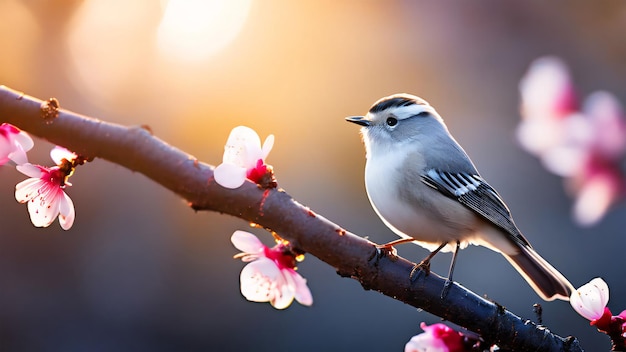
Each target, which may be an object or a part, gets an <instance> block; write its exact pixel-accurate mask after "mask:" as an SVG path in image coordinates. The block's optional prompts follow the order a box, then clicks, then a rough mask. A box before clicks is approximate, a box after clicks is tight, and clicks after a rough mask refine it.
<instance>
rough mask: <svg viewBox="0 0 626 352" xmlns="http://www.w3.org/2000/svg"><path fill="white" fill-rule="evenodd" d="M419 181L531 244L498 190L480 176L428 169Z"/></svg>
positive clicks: (517, 238)
mask: <svg viewBox="0 0 626 352" xmlns="http://www.w3.org/2000/svg"><path fill="white" fill-rule="evenodd" d="M422 182H424V183H425V184H426V185H428V186H430V187H432V188H434V189H436V190H438V191H439V192H441V193H442V194H443V195H445V196H447V197H449V198H452V199H454V200H456V201H458V202H459V203H461V204H463V205H464V206H466V207H468V208H469V209H471V210H473V211H474V212H475V213H477V214H479V215H480V216H482V217H483V218H485V219H487V220H488V221H490V222H491V223H493V224H494V225H496V226H497V227H499V228H501V229H502V230H504V231H506V232H508V233H509V234H511V235H512V236H513V238H515V240H516V241H518V243H520V244H523V245H526V246H529V247H530V243H529V242H528V241H527V240H526V238H524V236H523V235H522V234H521V232H520V231H519V229H518V228H517V226H515V223H514V222H513V218H512V217H511V212H510V211H509V208H507V206H506V204H504V202H503V201H502V199H501V198H500V195H498V192H496V190H495V189H493V187H491V186H490V185H489V184H488V183H487V182H485V180H483V179H482V178H481V177H480V176H478V175H472V174H469V173H466V172H456V173H455V172H447V171H440V170H436V169H430V170H427V172H426V174H424V175H422Z"/></svg>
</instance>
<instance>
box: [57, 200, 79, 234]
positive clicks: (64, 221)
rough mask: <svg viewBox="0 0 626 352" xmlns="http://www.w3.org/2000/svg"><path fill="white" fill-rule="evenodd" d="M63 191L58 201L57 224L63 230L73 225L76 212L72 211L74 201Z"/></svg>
mask: <svg viewBox="0 0 626 352" xmlns="http://www.w3.org/2000/svg"><path fill="white" fill-rule="evenodd" d="M61 192H62V193H63V199H61V200H60V202H59V224H61V228H62V229H63V230H69V229H70V228H71V227H72V225H74V218H75V217H76V213H75V211H74V202H72V199H71V198H70V196H68V195H67V193H65V192H63V191H61Z"/></svg>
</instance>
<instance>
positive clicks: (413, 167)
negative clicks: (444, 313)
mask: <svg viewBox="0 0 626 352" xmlns="http://www.w3.org/2000/svg"><path fill="white" fill-rule="evenodd" d="M346 120H347V121H348V122H351V123H355V124H357V125H360V126H361V129H360V132H361V136H362V140H363V144H364V145H365V152H366V165H365V188H366V191H367V195H368V198H369V201H370V203H371V205H372V207H373V208H374V211H375V212H376V214H377V215H378V216H379V217H380V218H381V220H382V221H383V223H384V224H385V225H386V226H387V227H389V228H390V229H391V230H392V231H393V232H395V233H396V234H397V235H399V236H400V237H401V239H400V240H397V241H392V242H390V243H389V244H388V245H383V246H385V247H387V248H391V246H393V245H396V244H399V243H403V242H414V243H416V244H419V245H421V246H422V247H424V248H426V249H428V250H430V251H431V253H430V254H429V256H427V257H426V258H425V259H424V260H423V261H422V262H421V263H420V264H418V265H416V267H415V268H414V270H415V269H426V270H428V269H429V268H430V266H429V265H430V259H431V258H432V257H433V256H434V255H435V254H436V253H437V252H439V251H442V252H448V251H454V255H453V259H452V263H451V267H450V273H449V275H448V279H449V280H451V278H452V271H453V268H454V263H455V261H456V253H457V252H458V250H459V248H460V249H463V248H466V247H467V246H468V245H469V244H473V245H481V246H484V247H487V248H489V249H491V250H494V251H496V252H499V253H501V254H502V255H503V256H504V257H505V258H506V260H508V262H509V263H511V264H512V265H513V267H514V268H515V269H516V270H517V271H518V272H519V273H520V274H521V276H522V277H523V278H524V279H525V280H526V281H527V282H528V284H529V285H530V286H531V287H532V288H533V289H534V290H535V292H536V293H537V294H538V295H539V296H540V297H541V298H542V299H543V300H545V301H552V300H554V299H561V300H565V301H568V300H569V297H570V295H571V294H572V292H574V291H575V289H574V287H573V286H572V284H571V283H570V282H569V281H568V280H567V279H566V278H565V276H563V275H562V274H561V273H560V272H559V271H558V270H557V269H555V268H554V267H553V266H552V265H551V264H550V263H548V261H546V260H545V259H543V258H542V257H541V256H540V255H539V254H538V253H537V252H536V251H535V249H534V248H533V247H532V246H531V244H530V242H528V240H527V239H526V238H525V237H524V235H523V234H522V232H521V231H520V230H519V228H518V227H517V225H516V224H515V222H514V221H513V217H512V215H511V212H510V210H509V208H508V207H507V205H506V204H505V203H504V201H503V200H502V197H501V196H500V195H499V194H498V192H496V190H495V189H494V188H493V187H491V186H490V185H489V184H488V183H487V181H485V180H484V179H483V178H482V176H480V174H479V173H478V171H477V169H476V167H475V166H474V163H473V162H472V161H471V159H470V158H469V156H468V155H467V153H466V152H465V150H464V149H463V148H462V147H461V145H459V143H458V142H457V141H456V140H455V139H454V137H453V136H452V135H451V134H450V132H449V131H448V127H447V126H446V124H445V123H444V121H443V119H442V117H441V116H440V115H439V114H438V113H437V111H436V110H435V109H434V108H433V107H432V106H431V105H430V104H429V103H428V102H427V101H426V100H424V99H422V98H419V97H417V96H414V95H411V94H406V93H400V94H394V95H391V96H387V97H383V98H381V99H379V100H378V101H376V102H375V103H374V104H373V105H372V106H371V108H370V109H369V111H368V112H367V114H366V115H365V116H351V117H347V118H346ZM426 273H428V271H426ZM411 275H413V271H412V272H411ZM448 283H449V282H447V284H448ZM442 297H443V292H442Z"/></svg>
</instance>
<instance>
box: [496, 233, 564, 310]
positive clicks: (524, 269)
mask: <svg viewBox="0 0 626 352" xmlns="http://www.w3.org/2000/svg"><path fill="white" fill-rule="evenodd" d="M518 248H519V249H520V251H519V253H517V254H514V255H508V254H505V253H502V254H504V257H505V258H506V259H507V260H508V261H509V262H510V263H511V264H512V265H513V266H514V267H515V269H517V271H518V272H519V273H520V274H521V275H522V276H523V277H524V279H526V281H527V282H528V284H530V286H531V287H532V288H533V289H534V290H535V292H537V294H538V295H539V296H541V298H543V299H544V300H546V301H552V300H554V299H557V298H558V299H562V300H564V301H569V297H570V295H571V294H572V292H574V290H575V289H574V286H572V284H571V283H570V282H569V281H568V280H567V279H566V278H565V276H563V274H561V273H560V272H559V271H558V270H556V269H555V268H554V267H553V266H552V265H550V263H548V262H547V261H546V260H545V259H543V258H542V257H541V256H540V255H539V254H537V252H535V251H534V250H533V249H532V248H531V247H529V246H525V245H520V246H519V247H518Z"/></svg>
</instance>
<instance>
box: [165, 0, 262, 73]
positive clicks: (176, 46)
mask: <svg viewBox="0 0 626 352" xmlns="http://www.w3.org/2000/svg"><path fill="white" fill-rule="evenodd" d="M251 5H252V0H231V1H220V0H169V1H167V4H166V5H165V13H164V14H163V19H162V20H161V23H160V24H159V29H158V47H159V50H160V51H161V52H162V53H163V54H164V55H166V56H167V57H168V58H171V59H175V60H179V61H181V63H186V62H189V61H191V62H193V61H199V60H204V59H206V58H207V57H209V56H210V55H212V54H214V53H216V52H217V51H219V50H220V49H222V48H223V47H224V46H226V45H227V44H229V43H230V42H231V41H232V40H233V39H234V38H235V37H236V36H237V34H239V32H240V31H241V29H242V27H243V25H244V23H245V21H246V19H247V18H248V14H249V12H250V6H251Z"/></svg>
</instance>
